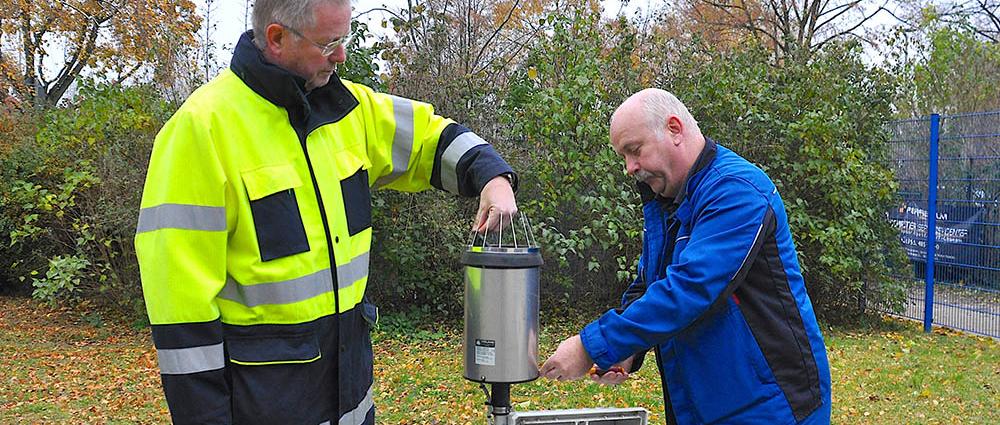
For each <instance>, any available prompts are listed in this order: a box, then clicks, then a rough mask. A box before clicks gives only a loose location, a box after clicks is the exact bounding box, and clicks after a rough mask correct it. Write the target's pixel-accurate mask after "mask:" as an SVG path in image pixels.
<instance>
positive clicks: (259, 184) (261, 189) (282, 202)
mask: <svg viewBox="0 0 1000 425" xmlns="http://www.w3.org/2000/svg"><path fill="white" fill-rule="evenodd" d="M242 177H243V184H244V186H246V189H247V195H248V196H249V198H250V214H251V215H253V225H254V230H255V231H256V233H257V246H258V248H259V249H260V259H261V261H270V260H274V259H277V258H281V257H287V256H289V255H293V254H298V253H301V252H306V251H309V240H308V239H307V238H306V230H305V227H304V226H303V224H302V216H301V214H300V213H299V204H298V202H297V201H296V198H295V189H296V188H298V187H301V186H302V180H300V179H299V175H298V173H296V172H295V168H293V167H292V166H291V165H287V164H284V165H276V166H270V167H264V168H258V169H256V170H251V171H244V172H243V173H242Z"/></svg>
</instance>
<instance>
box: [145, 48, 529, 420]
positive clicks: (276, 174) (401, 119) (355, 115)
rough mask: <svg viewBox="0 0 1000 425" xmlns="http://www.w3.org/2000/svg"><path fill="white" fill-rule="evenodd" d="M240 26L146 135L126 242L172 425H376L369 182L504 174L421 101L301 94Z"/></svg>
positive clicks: (363, 90) (455, 184)
mask: <svg viewBox="0 0 1000 425" xmlns="http://www.w3.org/2000/svg"><path fill="white" fill-rule="evenodd" d="M251 37H252V36H251V35H250V33H249V32H248V33H247V34H244V36H243V37H242V38H241V40H240V42H239V44H238V45H237V49H236V52H235V54H234V56H233V62H232V65H231V68H230V69H227V70H225V71H224V72H222V73H221V75H219V76H218V77H217V78H215V79H213V80H212V81H211V82H209V83H207V84H206V85H204V86H203V87H201V88H199V89H198V90H197V91H195V92H194V93H193V94H192V95H191V96H190V97H189V98H188V99H187V101H186V102H185V103H184V105H183V106H181V108H180V109H179V110H178V111H177V112H176V114H175V115H174V116H173V117H172V118H171V119H170V120H169V121H168V122H167V124H166V125H165V126H164V127H163V129H162V130H161V131H160V133H159V134H158V135H157V138H156V141H155V144H154V146H153V152H152V156H151V158H150V163H149V171H148V174H147V176H146V183H145V187H144V190H143V196H142V205H141V210H140V213H139V221H138V226H137V231H136V237H135V247H136V255H137V257H138V259H139V266H140V271H141V276H142V287H143V295H144V298H145V301H146V306H147V310H148V313H149V319H150V322H151V324H152V327H153V338H154V343H155V345H156V348H157V353H158V357H159V364H160V372H161V376H162V379H163V386H164V391H165V394H166V398H167V402H168V405H169V407H170V411H171V416H172V417H173V420H174V421H175V423H240V424H244V423H260V424H277V423H280V424H309V425H316V424H321V423H340V424H345V423H349V424H363V423H372V422H373V421H374V407H373V402H372V350H371V342H370V339H369V326H370V323H371V322H373V321H374V320H375V316H376V314H375V309H374V307H373V306H371V305H370V304H368V303H367V302H365V297H364V294H365V286H366V283H367V281H368V263H369V249H370V246H371V239H372V229H371V197H370V192H369V190H370V188H371V187H376V188H378V187H385V188H390V189H396V190H403V191H419V190H424V189H427V188H430V187H432V186H433V187H437V188H439V189H443V190H447V191H449V192H453V193H456V194H460V195H464V196H475V195H478V193H479V191H480V190H481V189H482V187H483V186H484V185H485V184H486V182H488V181H489V180H490V179H492V178H493V177H496V176H497V175H501V174H507V173H511V172H512V170H511V169H510V167H509V166H508V165H507V164H506V163H505V162H504V161H503V160H502V159H501V158H500V157H499V156H498V155H497V154H496V152H495V151H494V150H493V149H492V147H490V145H489V144H487V143H486V142H485V141H483V139H481V138H480V137H478V136H476V135H475V134H474V133H472V132H470V131H468V129H466V128H464V127H462V126H460V125H458V124H455V123H454V122H452V121H451V120H448V119H445V118H443V117H440V116H437V115H435V114H434V112H433V108H432V106H431V105H429V104H426V103H421V102H416V101H412V100H409V99H404V98H400V97H395V96H390V95H386V94H380V93H376V92H374V91H372V90H371V89H370V88H368V87H365V86H362V85H359V84H354V83H351V82H349V81H342V80H338V79H337V78H336V76H334V78H333V79H331V82H330V83H329V84H327V85H326V86H323V87H320V88H317V89H315V90H313V91H311V92H309V93H306V92H304V91H303V80H302V79H301V78H298V77H296V76H294V75H292V74H290V73H288V72H286V71H284V70H282V69H281V68H278V67H276V66H274V65H271V64H269V63H267V62H266V61H264V59H263V56H262V55H261V53H260V51H259V50H258V49H257V48H256V47H255V46H253V44H252V42H251Z"/></svg>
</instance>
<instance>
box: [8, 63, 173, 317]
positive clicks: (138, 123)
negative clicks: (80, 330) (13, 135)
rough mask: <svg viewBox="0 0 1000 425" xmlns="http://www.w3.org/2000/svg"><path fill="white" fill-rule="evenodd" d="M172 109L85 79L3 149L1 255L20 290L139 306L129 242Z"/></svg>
mask: <svg viewBox="0 0 1000 425" xmlns="http://www.w3.org/2000/svg"><path fill="white" fill-rule="evenodd" d="M172 112H173V108H172V106H171V105H169V104H167V103H165V102H164V101H162V97H161V96H160V95H159V94H158V93H157V92H156V91H155V90H154V89H152V88H151V87H147V86H139V87H117V86H108V85H95V84H92V83H84V84H83V85H82V86H81V88H80V91H79V94H78V95H77V97H76V98H75V99H74V100H73V102H71V103H70V104H69V105H66V106H65V107H60V108H53V109H50V110H47V111H45V112H44V113H43V114H41V116H40V117H39V119H38V124H37V125H38V127H37V130H36V131H35V134H34V137H24V138H23V139H22V140H21V141H20V142H19V143H18V144H16V145H15V146H13V147H12V148H11V149H10V150H9V151H7V152H4V153H2V154H0V170H2V173H3V177H4V179H3V181H0V203H2V204H3V205H4V208H3V210H2V211H0V235H2V237H3V238H4V242H5V243H4V244H3V246H0V258H3V263H2V264H0V266H2V267H3V268H4V270H5V272H6V273H7V274H8V276H10V278H8V280H13V281H14V282H13V284H14V285H15V286H17V287H18V289H19V290H22V291H27V290H28V289H32V288H33V292H32V293H33V295H34V296H35V297H37V298H40V299H43V300H46V301H50V302H60V301H64V300H67V299H81V298H86V299H91V300H94V301H97V302H103V303H105V304H108V305H111V306H114V307H118V308H121V309H122V310H125V311H128V312H138V311H141V306H142V305H141V300H142V296H141V293H140V289H139V288H140V286H139V274H138V266H137V264H136V261H135V256H134V254H133V248H132V238H133V236H134V234H135V223H136V219H137V216H138V211H139V199H140V197H141V194H142V183H143V181H144V176H145V172H146V164H147V161H148V159H149V152H150V149H151V147H152V141H153V137H154V136H155V134H156V132H157V131H158V130H159V129H160V127H161V126H162V125H163V122H164V121H165V120H166V118H167V117H168V116H169V115H170V114H171V113H172Z"/></svg>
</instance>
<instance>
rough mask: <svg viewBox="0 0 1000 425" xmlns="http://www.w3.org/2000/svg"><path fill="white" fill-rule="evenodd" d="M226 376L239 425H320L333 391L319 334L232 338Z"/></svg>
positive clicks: (234, 419)
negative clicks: (293, 424) (318, 424)
mask: <svg viewBox="0 0 1000 425" xmlns="http://www.w3.org/2000/svg"><path fill="white" fill-rule="evenodd" d="M226 349H227V351H228V356H229V363H230V364H229V365H227V367H226V369H227V372H228V373H227V375H228V378H229V382H230V386H231V387H230V388H231V391H232V393H231V394H232V395H231V403H232V407H231V409H232V415H233V421H232V423H235V424H242V425H258V424H259V425H269V424H292V423H296V424H317V423H320V422H322V421H324V420H327V418H326V417H325V416H324V415H323V414H324V409H326V408H327V406H328V404H329V402H328V401H327V400H329V398H330V397H332V396H335V394H336V392H334V388H333V387H332V385H331V384H330V383H329V381H328V380H327V379H324V378H328V377H329V374H328V371H329V369H330V364H329V363H330V362H329V361H328V360H327V359H325V358H322V357H323V356H322V353H321V350H320V344H319V340H318V338H317V335H316V334H315V333H314V332H300V333H289V334H278V335H253V336H237V337H234V336H229V337H227V338H226Z"/></svg>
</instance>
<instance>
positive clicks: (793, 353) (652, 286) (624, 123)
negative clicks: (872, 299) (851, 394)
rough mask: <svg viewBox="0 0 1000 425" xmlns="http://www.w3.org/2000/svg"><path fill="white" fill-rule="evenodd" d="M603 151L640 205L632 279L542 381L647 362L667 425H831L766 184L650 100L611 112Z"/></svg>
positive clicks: (812, 337) (649, 94) (797, 276)
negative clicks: (647, 358) (655, 374)
mask: <svg viewBox="0 0 1000 425" xmlns="http://www.w3.org/2000/svg"><path fill="white" fill-rule="evenodd" d="M611 144H612V146H613V148H614V149H615V152H617V153H618V154H619V155H621V156H622V157H623V158H624V160H625V164H626V171H627V172H628V173H629V174H630V175H632V176H634V177H635V178H636V179H637V180H638V181H639V184H638V185H639V187H640V192H642V193H643V216H644V221H645V222H644V229H643V249H642V256H641V257H640V258H639V273H638V277H637V278H636V280H635V281H634V282H633V283H632V285H631V286H629V288H628V290H626V292H625V295H624V296H623V297H622V305H621V306H620V307H619V308H617V309H614V310H610V311H608V312H607V313H605V314H603V315H602V316H601V317H600V318H598V319H597V320H595V321H594V322H592V323H590V324H588V325H587V326H586V327H584V328H583V330H582V331H581V332H580V334H579V335H576V336H573V337H571V338H569V339H567V340H565V341H563V342H562V343H561V344H560V345H559V347H558V348H557V349H556V352H555V353H554V354H553V355H552V356H551V357H550V358H549V359H548V360H547V361H546V362H545V364H543V365H542V369H541V371H540V372H541V374H542V375H543V376H545V377H548V378H551V379H559V380H568V379H576V378H580V377H582V376H584V375H586V374H587V371H588V370H589V369H591V367H592V366H593V367H595V368H596V369H597V370H602V371H603V370H612V371H611V372H607V373H591V375H590V376H591V378H592V379H594V380H596V381H599V382H602V383H608V384H616V383H620V382H622V381H624V380H625V379H627V378H628V373H629V372H634V371H635V370H637V369H638V367H639V365H640V364H641V363H642V358H643V355H644V354H645V353H646V352H647V351H650V350H652V351H653V352H654V353H656V364H657V367H658V368H659V370H660V378H661V381H662V385H663V399H664V406H665V408H666V414H665V417H666V423H668V424H683V425H687V424H769V425H770V424H773V425H784V424H788V425H792V424H797V425H817V424H829V423H830V367H829V364H828V362H827V358H826V347H825V346H824V343H823V335H822V334H821V333H820V329H819V326H818V324H817V323H816V316H815V314H814V313H813V309H812V304H811V302H810V301H809V295H808V294H807V293H806V287H805V283H804V282H803V279H802V273H801V270H800V267H799V262H798V258H797V255H796V251H795V244H794V242H793V241H792V235H791V231H790V230H789V227H788V217H787V215H786V213H785V207H784V204H783V203H782V201H781V196H780V195H779V194H778V190H777V188H776V187H775V185H774V183H773V182H772V181H771V179H770V178H768V176H767V175H766V174H764V172H763V171H762V170H761V169H759V168H757V167H756V166H754V165H753V164H751V163H749V162H748V161H747V160H745V159H743V158H742V157H740V156H739V155H737V154H736V153H733V152H732V151H730V150H729V149H726V148H725V147H723V146H721V145H719V144H717V143H715V142H714V141H713V140H711V139H708V138H706V137H704V136H703V135H702V134H701V130H700V129H699V128H698V123H697V122H696V121H695V120H694V118H693V117H692V116H691V114H690V112H688V110H687V108H686V107H685V106H684V104H682V103H681V102H680V101H679V100H677V98H676V97H674V96H673V95H672V94H670V93H668V92H666V91H663V90H659V89H647V90H643V91H641V92H639V93H636V94H635V95H633V96H632V97H630V98H629V99H628V100H626V101H625V103H623V104H622V105H621V106H620V107H619V108H618V110H617V111H615V114H614V115H613V116H612V119H611ZM615 366H618V367H617V368H616V367H615Z"/></svg>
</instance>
